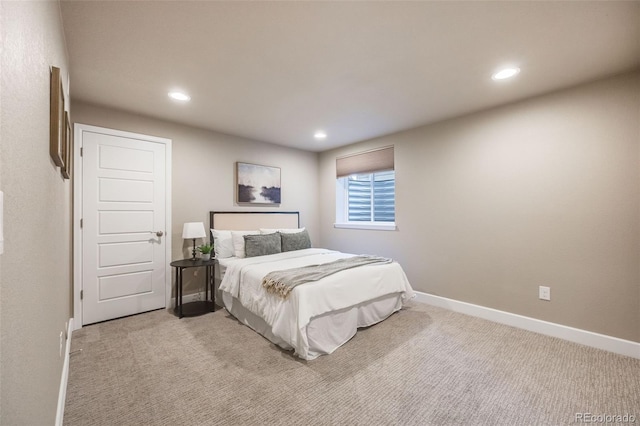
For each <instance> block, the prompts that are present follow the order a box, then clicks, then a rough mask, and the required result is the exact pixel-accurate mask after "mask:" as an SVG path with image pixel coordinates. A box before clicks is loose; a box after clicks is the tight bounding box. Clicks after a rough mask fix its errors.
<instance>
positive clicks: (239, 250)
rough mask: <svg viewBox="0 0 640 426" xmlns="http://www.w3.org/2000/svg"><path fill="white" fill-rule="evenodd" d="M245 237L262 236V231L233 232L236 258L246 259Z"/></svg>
mask: <svg viewBox="0 0 640 426" xmlns="http://www.w3.org/2000/svg"><path fill="white" fill-rule="evenodd" d="M245 235H260V231H231V238H232V239H233V254H234V255H235V256H236V257H240V258H243V257H246V254H245V251H244V236H245Z"/></svg>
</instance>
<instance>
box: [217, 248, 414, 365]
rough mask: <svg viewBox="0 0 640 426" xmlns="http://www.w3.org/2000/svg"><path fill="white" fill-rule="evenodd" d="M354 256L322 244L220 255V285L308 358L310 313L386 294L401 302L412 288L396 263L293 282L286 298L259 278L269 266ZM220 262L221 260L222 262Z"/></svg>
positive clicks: (271, 268)
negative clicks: (396, 296) (246, 254)
mask: <svg viewBox="0 0 640 426" xmlns="http://www.w3.org/2000/svg"><path fill="white" fill-rule="evenodd" d="M350 256H353V255H352V254H347V253H340V252H336V251H332V250H326V249H305V250H297V251H291V252H284V253H278V254H272V255H268V256H259V257H251V258H229V259H224V262H223V263H224V266H225V267H226V271H225V273H224V278H223V279H222V283H221V284H220V290H221V291H223V292H225V293H228V294H229V295H230V296H232V297H234V298H236V299H237V300H239V301H240V303H242V305H243V306H244V307H245V308H246V309H248V310H249V311H250V312H252V313H253V314H255V315H257V316H259V317H261V318H262V319H264V321H265V322H266V323H267V324H268V325H269V326H270V327H271V331H272V333H273V334H274V335H275V336H277V337H278V338H280V339H282V340H283V341H284V342H286V343H288V344H289V345H290V346H291V347H293V348H294V349H295V351H296V355H298V356H299V357H301V358H304V359H311V357H310V355H309V341H308V337H307V333H306V327H307V325H308V324H309V322H310V321H311V319H312V318H314V317H317V316H319V315H322V314H325V313H328V312H332V311H337V310H340V309H345V308H348V307H352V306H355V305H358V304H360V303H363V302H366V301H369V300H373V299H376V298H379V297H381V296H385V295H390V294H400V296H401V299H402V301H403V302H404V301H406V300H408V299H410V298H411V297H413V290H412V289H411V285H410V284H409V281H408V280H407V277H406V275H405V273H404V271H403V270H402V267H400V265H399V264H398V263H396V262H393V263H390V264H374V265H368V266H362V267H358V268H353V269H348V270H345V271H341V272H338V273H336V274H334V275H331V276H328V277H326V278H323V279H322V280H320V281H317V282H311V283H306V284H303V285H300V286H298V287H296V288H295V289H294V290H293V291H292V292H291V294H290V295H289V297H288V298H287V299H286V300H285V299H282V298H281V297H280V296H278V295H275V294H271V293H267V292H266V291H265V289H264V288H263V287H262V278H263V277H264V276H265V275H266V274H267V273H269V272H271V271H277V270H283V269H290V268H297V267H300V266H305V265H315V264H321V263H327V262H332V261H334V260H337V259H341V258H345V257H350ZM221 263H222V262H221Z"/></svg>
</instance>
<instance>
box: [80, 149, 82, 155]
mask: <svg viewBox="0 0 640 426" xmlns="http://www.w3.org/2000/svg"><path fill="white" fill-rule="evenodd" d="M80 157H82V147H80Z"/></svg>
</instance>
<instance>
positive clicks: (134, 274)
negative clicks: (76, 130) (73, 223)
mask: <svg viewBox="0 0 640 426" xmlns="http://www.w3.org/2000/svg"><path fill="white" fill-rule="evenodd" d="M105 130H106V129H105ZM125 135H128V134H125V133H123V132H114V134H109V133H108V132H100V131H96V132H92V131H86V130H85V131H83V133H82V149H83V155H82V170H83V176H82V219H83V226H82V291H83V297H82V324H83V325H86V324H91V323H94V322H98V321H105V320H108V319H112V318H118V317H122V316H126V315H132V314H137V313H140V312H146V311H150V310H153V309H159V308H163V307H165V290H166V286H165V283H166V279H167V277H166V262H167V259H166V248H167V247H166V241H165V240H166V236H165V233H166V232H167V230H168V226H167V224H166V212H165V206H166V204H165V202H166V199H165V197H166V186H167V181H166V176H165V162H166V156H165V153H166V149H167V148H166V146H165V144H164V143H158V142H153V141H149V140H145V139H144V138H138V137H136V136H137V135H133V134H131V137H128V136H125Z"/></svg>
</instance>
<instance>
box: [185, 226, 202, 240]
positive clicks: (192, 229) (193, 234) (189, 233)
mask: <svg viewBox="0 0 640 426" xmlns="http://www.w3.org/2000/svg"><path fill="white" fill-rule="evenodd" d="M206 236H207V234H206V233H205V232H204V223H202V222H187V223H185V224H184V227H183V228H182V238H184V239H193V238H205V237H206Z"/></svg>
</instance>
